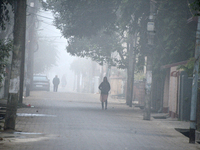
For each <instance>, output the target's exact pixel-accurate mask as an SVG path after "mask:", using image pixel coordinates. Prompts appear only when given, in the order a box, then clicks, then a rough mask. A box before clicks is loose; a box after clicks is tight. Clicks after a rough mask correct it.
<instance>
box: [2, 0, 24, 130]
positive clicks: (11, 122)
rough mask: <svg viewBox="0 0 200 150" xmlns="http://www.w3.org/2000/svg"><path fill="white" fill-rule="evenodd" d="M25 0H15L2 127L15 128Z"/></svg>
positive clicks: (22, 50)
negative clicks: (8, 83) (6, 98)
mask: <svg viewBox="0 0 200 150" xmlns="http://www.w3.org/2000/svg"><path fill="white" fill-rule="evenodd" d="M25 36H26V0H16V1H15V7H14V31H13V37H14V41H13V55H12V64H11V73H10V85H9V94H8V101H7V109H6V116H5V124H4V129H13V130H14V129H15V119H16V112H17V105H18V100H19V88H20V86H19V85H20V68H21V59H22V57H23V55H24V54H22V53H23V52H24V49H25Z"/></svg>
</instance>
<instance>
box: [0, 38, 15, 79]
mask: <svg viewBox="0 0 200 150" xmlns="http://www.w3.org/2000/svg"><path fill="white" fill-rule="evenodd" d="M11 49H12V41H3V40H0V83H1V82H2V79H3V76H5V74H6V72H5V67H6V65H7V58H8V57H9V56H10V53H9V52H10V51H11Z"/></svg>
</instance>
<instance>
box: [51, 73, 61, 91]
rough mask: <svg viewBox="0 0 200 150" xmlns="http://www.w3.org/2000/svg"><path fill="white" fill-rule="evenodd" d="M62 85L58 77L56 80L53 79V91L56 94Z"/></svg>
mask: <svg viewBox="0 0 200 150" xmlns="http://www.w3.org/2000/svg"><path fill="white" fill-rule="evenodd" d="M59 83H60V79H59V78H58V76H57V75H56V76H55V77H54V78H53V91H54V92H57V91H58V85H59Z"/></svg>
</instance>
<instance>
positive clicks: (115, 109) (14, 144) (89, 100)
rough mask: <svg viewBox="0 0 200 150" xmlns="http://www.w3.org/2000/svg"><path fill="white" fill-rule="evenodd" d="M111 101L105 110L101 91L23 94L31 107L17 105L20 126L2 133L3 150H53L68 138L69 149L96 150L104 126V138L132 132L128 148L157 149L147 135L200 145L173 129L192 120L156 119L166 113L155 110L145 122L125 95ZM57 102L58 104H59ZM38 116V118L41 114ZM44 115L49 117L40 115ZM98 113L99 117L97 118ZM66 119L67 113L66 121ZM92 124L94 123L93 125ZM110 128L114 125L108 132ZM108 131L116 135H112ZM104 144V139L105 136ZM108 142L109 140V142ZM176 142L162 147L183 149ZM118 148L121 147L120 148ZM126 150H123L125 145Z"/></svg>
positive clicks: (193, 148)
mask: <svg viewBox="0 0 200 150" xmlns="http://www.w3.org/2000/svg"><path fill="white" fill-rule="evenodd" d="M52 95H54V97H52ZM41 96H43V98H41ZM79 97H81V98H83V97H84V100H80V98H79ZM63 99H65V101H63ZM108 101H109V103H108V110H106V111H102V110H101V109H100V102H99V95H98V94H93V95H87V94H75V93H74V94H67V95H64V97H62V96H60V95H59V93H48V92H47V93H45V94H44V95H42V93H37V95H34V96H30V97H27V98H25V99H24V104H26V105H29V104H30V106H33V107H29V108H20V109H18V113H19V114H20V115H22V116H19V117H17V120H16V130H17V131H15V132H13V131H6V132H1V133H0V146H4V147H3V148H4V149H5V150H10V149H14V150H16V149H20V150H23V149H37V150H39V149H41V150H47V149H48V150H49V149H50V150H51V149H52V150H54V149H56V148H55V146H60V147H57V149H60V150H62V149H65V147H64V143H68V145H69V147H70V148H69V149H87V148H88V147H84V146H86V145H89V146H91V149H95V148H94V147H92V146H95V144H94V143H95V142H97V141H98V142H99V143H100V145H101V144H102V143H101V142H102V141H99V140H98V139H96V138H97V137H98V136H99V135H101V134H102V133H104V130H105V131H106V132H105V133H104V134H106V135H104V134H102V138H103V139H107V138H108V139H110V137H112V138H114V137H116V135H117V136H118V135H125V136H124V137H121V138H122V139H123V138H125V137H126V138H127V137H129V136H132V139H130V140H131V141H130V142H132V143H130V142H128V143H129V144H130V145H129V148H128V147H127V149H130V150H131V148H130V147H132V146H133V145H134V146H135V149H134V148H132V149H134V150H136V149H137V148H136V147H137V146H138V147H140V146H144V147H146V148H145V150H146V149H147V150H154V149H151V148H148V147H147V146H149V145H150V146H152V147H154V145H153V144H154V143H147V142H149V141H147V140H148V139H146V138H148V137H149V138H150V139H149V140H150V141H151V140H152V141H158V142H159V141H160V142H161V141H162V140H164V141H167V142H169V143H171V142H172V143H173V144H175V145H179V143H181V145H180V146H181V147H185V149H187V147H190V149H191V150H200V145H199V144H197V143H196V144H189V139H188V138H187V137H185V136H184V135H183V134H181V133H180V132H178V131H176V130H175V129H176V128H177V129H189V122H184V121H178V120H177V119H173V118H166V119H155V118H156V117H157V118H159V117H161V118H162V116H166V115H167V114H157V113H152V114H151V120H150V121H144V120H143V110H141V109H139V108H136V107H134V106H133V107H132V108H131V107H129V106H127V105H126V104H125V100H124V99H112V98H110V97H109V100H108ZM52 102H53V103H52ZM55 105H57V106H56V107H55ZM66 108H67V109H66ZM63 111H66V114H64V113H63ZM75 113H77V114H75ZM84 114H86V116H84ZM39 115H40V117H37V116H39ZM42 115H46V116H45V117H41V116H42ZM62 115H63V116H64V117H63V116H62ZM80 115H83V116H82V117H80V118H77V116H80ZM101 116H102V117H103V118H104V119H106V118H107V120H101V119H102V118H101ZM69 117H70V118H69ZM96 117H99V118H98V119H96ZM154 117H155V118H154ZM63 118H68V120H65V119H63ZM94 120H95V121H94ZM118 120H119V121H123V122H124V124H123V123H121V124H120V122H117V121H118ZM57 121H58V122H57ZM103 121H107V123H109V124H105V127H96V122H97V124H99V123H101V122H103ZM94 123H95V126H93V124H94ZM79 125H80V126H79ZM66 126H67V127H66ZM146 127H148V128H146ZM108 129H111V130H109V131H107V130H108ZM136 129H137V130H136ZM143 129H145V130H143ZM111 131H112V133H111ZM154 131H156V132H154ZM65 132H67V133H65ZM129 132H130V133H129ZM85 133H89V134H85ZM109 134H111V135H112V134H113V135H112V136H111V135H109ZM150 134H152V135H150ZM97 135H98V136H97ZM89 137H91V138H89ZM81 138H83V139H81ZM84 138H86V139H87V138H88V140H90V141H87V142H86V143H85V141H84V140H85V139H84ZM116 138H117V137H116ZM134 138H136V140H134ZM137 138H139V139H140V138H142V139H144V140H143V141H140V142H139V141H137ZM151 138H152V139H151ZM122 139H121V140H122ZM92 140H94V141H92ZM115 140H116V139H115ZM145 140H146V141H145ZM77 141H79V142H80V143H81V144H83V145H82V147H81V145H77V143H76V142H77ZM52 142H53V143H55V144H53V143H52ZM70 142H72V143H70ZM109 142H111V143H114V144H115V145H116V144H123V143H124V141H121V143H116V141H112V140H111V139H110V141H109ZM34 143H36V144H34ZM104 143H106V142H105V141H104ZM133 143H134V144H133ZM136 143H138V144H136ZM85 144H86V145H85ZM131 144H133V145H131ZM106 145H109V143H107V144H106ZM112 146H113V145H112ZM112 146H111V147H112ZM172 146H173V145H168V147H165V146H163V147H162V148H161V150H162V149H163V150H169V149H170V150H179V149H176V148H174V149H173V147H172ZM96 149H103V148H96ZM107 149H109V148H107ZM117 149H120V147H118V148H117ZM123 149H125V147H124V148H123ZM138 149H139V148H138ZM140 149H141V148H140ZM157 149H159V147H157V148H156V150H157ZM141 150H143V149H141ZM181 150H182V149H181ZM188 150H189V149H188Z"/></svg>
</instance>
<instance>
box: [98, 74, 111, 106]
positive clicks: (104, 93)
mask: <svg viewBox="0 0 200 150" xmlns="http://www.w3.org/2000/svg"><path fill="white" fill-rule="evenodd" d="M99 90H100V91H101V95H100V101H101V105H102V110H103V109H104V102H105V109H107V104H108V92H109V91H110V83H109V82H108V80H107V77H104V78H103V82H102V83H101V84H100V85H99Z"/></svg>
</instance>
